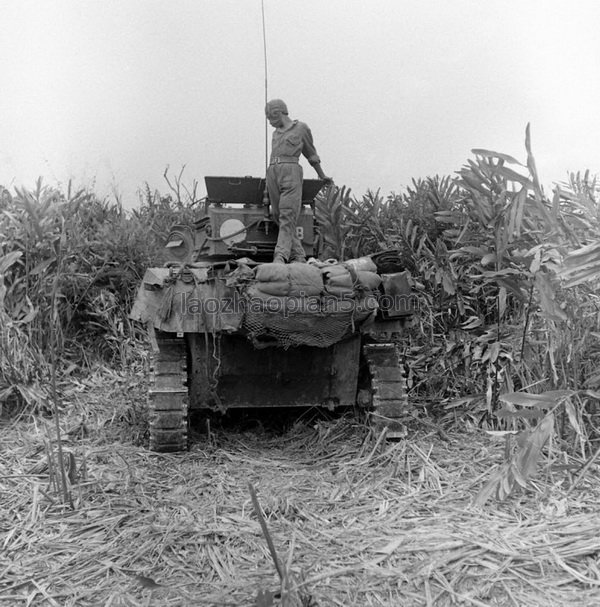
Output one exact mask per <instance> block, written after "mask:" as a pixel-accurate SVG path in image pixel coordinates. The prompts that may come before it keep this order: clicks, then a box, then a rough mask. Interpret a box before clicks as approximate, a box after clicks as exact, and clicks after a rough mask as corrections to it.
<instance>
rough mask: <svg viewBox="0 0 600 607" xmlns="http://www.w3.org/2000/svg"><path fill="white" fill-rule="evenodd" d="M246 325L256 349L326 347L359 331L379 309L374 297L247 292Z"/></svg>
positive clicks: (244, 324) (250, 290)
mask: <svg viewBox="0 0 600 607" xmlns="http://www.w3.org/2000/svg"><path fill="white" fill-rule="evenodd" d="M246 304H247V305H246V313H245V315H244V321H243V326H244V329H245V330H246V331H247V332H248V335H249V337H250V338H251V339H252V341H253V343H254V345H255V347H266V346H270V345H276V346H280V347H283V348H289V347H290V346H301V345H307V346H317V347H321V348H326V347H329V346H332V345H333V344H335V343H337V342H339V341H340V340H341V339H343V338H344V337H346V336H347V335H350V334H352V333H353V332H354V331H356V330H357V328H358V325H360V324H361V323H362V322H364V321H365V320H366V319H367V318H368V317H369V316H370V315H372V314H374V312H375V311H376V310H377V300H376V299H375V297H374V296H373V295H370V294H369V295H362V296H356V297H355V298H344V299H339V298H333V297H269V298H262V297H260V296H258V295H257V292H256V291H255V290H253V289H252V288H250V289H248V291H247V293H246Z"/></svg>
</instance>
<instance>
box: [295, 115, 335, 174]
mask: <svg viewBox="0 0 600 607" xmlns="http://www.w3.org/2000/svg"><path fill="white" fill-rule="evenodd" d="M302 144H303V145H302V154H303V156H305V157H306V159H307V160H308V162H309V164H310V165H311V166H312V167H313V169H315V171H316V172H317V175H318V176H319V179H322V180H323V181H325V182H326V183H333V179H331V177H327V175H325V173H324V171H323V168H322V167H321V159H320V158H319V155H318V154H317V149H316V148H315V144H314V142H313V136H312V133H311V131H310V129H309V128H308V126H306V125H305V128H304V129H303V132H302Z"/></svg>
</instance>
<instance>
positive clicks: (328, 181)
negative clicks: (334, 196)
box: [321, 175, 333, 185]
mask: <svg viewBox="0 0 600 607" xmlns="http://www.w3.org/2000/svg"><path fill="white" fill-rule="evenodd" d="M321 181H324V182H325V185H333V179H332V178H331V177H327V175H323V177H321Z"/></svg>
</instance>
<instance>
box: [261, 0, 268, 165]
mask: <svg viewBox="0 0 600 607" xmlns="http://www.w3.org/2000/svg"><path fill="white" fill-rule="evenodd" d="M260 8H261V12H262V31H263V56H264V65H265V108H266V107H267V101H268V100H269V98H268V69H267V29H266V26H265V0H260ZM268 148H269V129H268V126H267V119H266V118H265V175H266V174H267V169H268V168H269V164H268V153H269V152H268Z"/></svg>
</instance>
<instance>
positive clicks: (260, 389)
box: [130, 177, 416, 452]
mask: <svg viewBox="0 0 600 607" xmlns="http://www.w3.org/2000/svg"><path fill="white" fill-rule="evenodd" d="M205 182H206V189H207V198H206V202H205V204H204V207H203V211H202V212H201V215H200V216H199V217H198V218H197V219H196V220H195V221H194V222H193V223H192V224H190V225H175V226H173V228H172V229H171V231H170V234H169V236H168V238H167V242H166V244H165V258H166V263H165V265H164V266H163V267H156V268H149V269H148V270H147V271H146V273H145V275H144V278H143V281H142V284H141V285H140V287H139V288H138V291H137V295H136V299H135V302H134V306H133V308H132V311H131V314H130V316H131V318H132V319H134V320H136V321H139V322H141V323H144V324H145V326H146V328H147V331H148V336H149V340H150V344H151V349H152V357H151V360H152V363H151V377H150V382H149V394H148V413H149V433H150V448H151V449H152V450H155V451H163V452H164V451H182V450H185V449H187V448H188V446H189V423H190V414H191V413H192V412H194V411H197V412H205V413H208V412H218V413H225V412H227V411H228V410H229V409H232V408H255V407H274V408H279V407H298V406H302V407H315V406H316V407H328V408H330V409H334V408H336V407H348V406H355V405H358V406H360V407H364V408H366V409H367V410H368V411H369V418H370V421H371V423H372V424H373V426H374V427H375V428H376V429H383V428H385V429H386V432H387V436H390V437H393V436H398V435H402V434H403V433H404V425H403V420H405V419H406V416H407V414H408V413H409V411H408V406H409V405H408V399H407V393H406V382H405V378H404V374H403V365H402V362H401V353H400V352H399V347H398V344H399V342H400V338H401V336H402V331H403V327H404V326H405V324H406V322H407V320H409V319H410V317H411V315H412V314H413V312H414V311H415V309H416V300H415V298H414V296H413V295H412V294H411V288H410V275H409V273H408V272H407V271H406V270H405V269H404V265H403V263H402V259H401V258H400V255H399V254H398V253H397V252H396V251H384V252H382V253H379V254H377V255H373V256H370V257H363V258H360V259H353V260H346V261H344V262H337V261H335V260H319V250H318V249H319V245H318V242H319V238H318V228H319V226H318V225H316V224H315V213H314V204H315V202H314V201H315V197H316V195H317V194H318V192H319V191H320V190H321V188H322V186H323V183H322V182H321V181H319V180H305V181H304V185H303V208H302V212H301V214H300V218H299V221H298V225H297V230H298V235H299V236H300V238H301V240H302V243H303V246H304V248H305V252H306V255H307V258H308V263H291V264H272V263H270V261H271V260H272V257H273V251H274V248H275V244H276V241H277V225H276V224H275V223H274V221H273V220H272V219H271V217H270V215H269V207H268V201H266V199H265V195H264V191H265V182H264V179H260V178H255V177H241V178H240V177H206V178H205Z"/></svg>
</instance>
